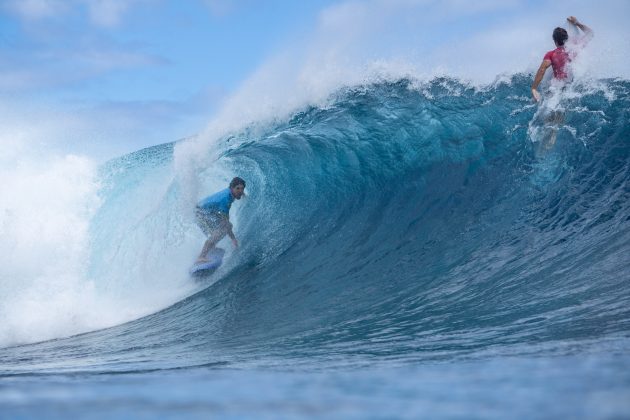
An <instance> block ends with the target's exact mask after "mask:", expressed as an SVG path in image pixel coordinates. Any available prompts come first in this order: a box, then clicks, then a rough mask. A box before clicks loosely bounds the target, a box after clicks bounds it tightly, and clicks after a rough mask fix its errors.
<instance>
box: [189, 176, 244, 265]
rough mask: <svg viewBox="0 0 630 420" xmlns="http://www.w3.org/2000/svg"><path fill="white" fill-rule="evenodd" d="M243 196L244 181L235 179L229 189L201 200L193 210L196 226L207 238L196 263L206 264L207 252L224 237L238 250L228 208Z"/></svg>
mask: <svg viewBox="0 0 630 420" xmlns="http://www.w3.org/2000/svg"><path fill="white" fill-rule="evenodd" d="M244 194H245V181H244V180H243V179H242V178H239V177H235V178H234V179H232V181H231V182H230V186H229V188H226V189H224V190H221V191H219V192H217V193H215V194H212V195H211V196H209V197H206V198H204V199H203V200H201V201H200V202H199V203H198V204H197V207H196V209H195V219H196V221H197V225H199V227H200V228H201V230H202V231H203V233H204V234H205V235H206V236H207V237H208V239H207V240H206V242H205V244H204V245H203V248H202V249H201V253H200V254H199V257H198V258H197V262H198V263H202V262H207V261H208V259H207V255H208V252H209V251H210V250H211V249H212V248H214V246H215V245H216V244H217V243H218V242H219V241H220V240H221V239H223V238H224V237H225V235H227V236H229V237H230V239H231V240H232V243H233V244H234V247H235V248H238V240H236V236H234V232H233V231H232V223H230V215H229V214H230V207H232V203H233V202H234V200H240V199H241V197H243V195H244Z"/></svg>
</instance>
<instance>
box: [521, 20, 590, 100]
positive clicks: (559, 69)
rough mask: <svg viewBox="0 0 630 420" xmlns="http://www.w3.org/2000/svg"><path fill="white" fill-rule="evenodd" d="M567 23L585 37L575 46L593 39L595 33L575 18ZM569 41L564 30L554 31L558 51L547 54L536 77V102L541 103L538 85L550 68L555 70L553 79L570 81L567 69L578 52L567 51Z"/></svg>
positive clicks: (533, 87) (579, 38)
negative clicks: (566, 45)
mask: <svg viewBox="0 0 630 420" xmlns="http://www.w3.org/2000/svg"><path fill="white" fill-rule="evenodd" d="M567 21H568V22H569V23H570V24H572V25H573V26H575V27H576V28H578V29H580V30H581V31H582V32H583V33H584V35H583V36H581V37H578V38H577V40H576V42H574V44H575V45H579V44H581V45H582V46H583V45H585V44H586V43H587V42H588V41H590V39H591V38H592V37H593V31H592V30H591V28H589V27H588V26H586V25H584V24H583V23H580V22H578V20H577V18H576V17H575V16H569V17H568V18H567ZM568 39H569V34H568V33H567V31H566V30H565V29H564V28H556V29H554V31H553V41H554V42H555V44H556V49H555V50H551V51H549V52H548V53H547V54H545V57H544V58H543V61H542V63H541V64H540V67H539V68H538V71H537V72H536V77H534V83H533V84H532V96H533V97H534V100H535V101H536V102H539V101H540V99H541V97H540V93H539V92H538V85H540V82H541V81H542V79H543V77H544V76H545V72H546V71H547V69H548V68H549V66H551V68H552V69H553V77H554V78H555V79H557V80H561V81H569V79H570V78H569V69H568V68H567V67H568V64H569V63H570V62H571V60H572V59H573V58H575V52H576V51H575V49H571V48H569V49H568V50H567V49H565V44H566V42H567V40H568ZM572 41H573V40H572Z"/></svg>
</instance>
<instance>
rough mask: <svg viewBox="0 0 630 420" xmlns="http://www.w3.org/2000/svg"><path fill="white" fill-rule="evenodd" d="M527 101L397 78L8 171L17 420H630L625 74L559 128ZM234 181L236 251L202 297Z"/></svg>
mask: <svg viewBox="0 0 630 420" xmlns="http://www.w3.org/2000/svg"><path fill="white" fill-rule="evenodd" d="M530 84H531V75H530V74H516V75H513V76H509V77H507V76H506V77H504V78H501V79H498V80H497V81H495V82H494V83H491V84H489V85H484V86H479V85H473V84H470V83H467V82H464V81H461V80H460V79H456V78H449V77H435V78H432V79H430V80H427V81H422V80H419V79H415V78H411V77H400V78H394V79H392V78H383V79H380V80H371V81H369V82H365V83H357V84H350V85H346V86H343V87H341V88H338V89H335V90H334V92H333V93H332V94H330V95H329V96H327V97H326V98H325V100H323V101H318V102H317V103H311V104H310V105H305V106H301V107H298V108H295V109H292V110H291V111H290V112H284V111H283V112H277V113H276V114H275V115H272V118H267V119H265V120H262V121H260V120H259V121H253V122H251V123H248V124H246V125H244V126H240V127H239V126H234V127H227V128H226V127H223V130H221V132H220V135H218V136H216V137H214V138H212V141H208V138H209V137H210V136H209V135H208V134H204V135H200V136H197V137H194V138H189V139H183V140H180V141H176V142H173V143H167V144H162V145H157V146H153V147H150V148H146V149H142V150H138V151H136V152H134V153H131V154H128V155H125V156H122V157H119V158H115V159H112V160H109V161H107V162H105V163H103V164H95V163H94V162H92V161H90V160H88V159H85V158H82V157H78V156H65V157H62V158H55V159H54V160H53V161H52V162H47V164H46V165H40V164H37V163H36V162H37V161H36V160H35V158H33V160H29V159H23V160H18V161H15V160H13V159H9V158H4V159H0V162H2V168H1V169H0V176H1V177H2V179H3V181H4V182H3V184H2V186H0V191H1V194H0V197H2V199H3V201H2V202H0V211H1V213H0V233H1V237H2V240H1V241H0V263H1V264H0V278H1V280H2V281H1V284H0V316H1V318H2V327H0V375H1V376H2V378H3V381H2V383H0V406H2V407H3V409H2V411H3V413H4V415H6V416H8V417H15V416H20V415H24V414H29V413H32V412H30V411H28V410H29V405H28V404H26V402H27V401H30V402H31V403H32V401H35V402H36V404H35V405H36V406H37V407H38V408H39V409H45V410H47V413H49V414H50V415H51V416H53V417H67V416H69V415H83V416H85V415H86V414H87V415H88V417H89V416H90V415H93V416H96V417H98V416H99V415H107V416H111V415H116V414H117V413H119V414H120V413H125V412H128V411H126V410H135V411H136V412H137V413H138V414H140V415H158V414H159V415H161V416H166V417H176V416H178V414H182V413H183V414H187V415H192V416H195V415H198V416H202V415H203V413H204V412H207V411H204V410H212V412H213V413H216V414H218V415H227V416H234V417H238V416H241V415H248V413H249V414H251V413H252V412H257V413H258V415H259V416H262V417H273V418H276V417H277V416H278V415H280V417H292V416H316V417H319V416H321V417H325V416H330V415H332V416H337V417H345V416H357V417H366V416H368V417H370V416H375V417H391V416H403V417H417V416H419V415H422V414H423V413H424V414H426V413H427V412H430V413H434V415H436V416H443V417H461V416H464V417H467V416H468V415H469V414H470V413H476V414H475V415H473V416H472V417H475V416H479V417H496V418H505V417H506V416H517V417H532V416H540V415H541V413H544V414H545V416H548V417H559V416H562V417H566V416H568V417H573V418H580V417H585V418H586V417H588V418H593V417H595V418H610V417H624V416H626V415H628V413H630V403H628V401H630V373H629V372H630V370H629V369H628V367H629V366H630V354H629V353H628V348H629V344H630V334H629V333H630V283H629V282H628V279H629V278H630V258H629V257H628V256H629V255H630V143H629V141H628V139H629V138H630V123H629V120H630V96H629V93H630V82H628V81H627V80H624V79H612V78H610V79H598V80H588V81H584V82H581V81H577V82H576V83H574V84H573V85H572V86H571V87H570V89H568V91H566V92H563V93H562V96H561V97H560V98H559V99H558V102H557V103H556V104H554V105H553V106H554V109H555V110H560V111H562V113H563V115H564V120H563V121H562V122H561V123H559V124H556V125H553V126H552V125H550V124H548V123H547V122H546V121H545V116H544V115H543V114H542V113H543V111H542V110H541V109H542V108H539V107H538V106H537V105H535V104H534V103H532V101H531V98H530V97H529V96H528V94H529V86H530ZM551 136H553V138H554V140H553V142H550V140H549V139H550V138H551ZM0 158H2V156H0ZM232 176H240V177H242V178H244V179H245V180H246V181H247V189H246V193H247V197H246V198H245V199H243V200H240V202H237V203H235V204H234V206H233V208H232V212H231V219H232V221H233V223H234V226H235V232H236V234H237V236H238V237H239V240H240V242H241V247H240V248H239V249H238V250H233V249H231V248H230V244H229V243H227V242H226V243H225V244H224V245H225V247H226V249H227V251H228V254H227V256H226V260H225V263H224V265H223V266H222V267H221V268H220V269H219V270H218V271H217V272H216V273H215V274H214V275H213V276H212V277H210V278H207V279H205V280H203V281H201V282H199V281H193V280H191V279H190V278H189V276H188V268H189V266H190V264H191V263H192V261H193V260H194V258H195V256H196V254H197V253H198V251H199V248H200V246H201V244H202V243H203V240H204V238H203V236H202V234H201V231H200V230H199V228H198V227H197V226H196V225H195V223H194V216H193V209H194V205H195V203H196V201H197V200H198V199H199V198H201V197H203V196H204V195H207V194H209V193H211V192H214V191H216V190H218V189H221V188H225V186H226V185H227V183H228V182H229V180H230V179H231V177H232ZM34 261H37V263H36V264H35V263H34ZM139 384H142V385H143V386H138V385H139ZM226 389H227V390H230V392H227V393H226V391H225V390H226ZM541 389H543V390H544V391H541ZM173 390H176V391H173ZM103 398H105V400H106V401H112V402H115V403H116V404H114V405H111V406H106V405H103V404H102V403H99V401H103ZM70 401H71V402H72V404H71V405H70V404H69V403H70ZM92 410H94V411H92ZM427 410H428V411H427ZM88 413H89V414H88Z"/></svg>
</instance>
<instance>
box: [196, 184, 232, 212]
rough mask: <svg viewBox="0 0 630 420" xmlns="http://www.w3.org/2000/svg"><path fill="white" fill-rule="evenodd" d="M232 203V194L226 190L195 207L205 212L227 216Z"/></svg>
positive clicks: (207, 198)
mask: <svg viewBox="0 0 630 420" xmlns="http://www.w3.org/2000/svg"><path fill="white" fill-rule="evenodd" d="M232 202H234V197H232V192H231V191H230V189H229V188H226V189H224V190H221V191H219V192H217V193H214V194H212V195H211V196H209V197H206V198H204V199H203V200H201V201H200V202H199V204H197V207H199V208H200V209H202V210H204V211H206V212H219V213H224V214H225V215H226V216H227V215H228V214H229V213H230V207H232Z"/></svg>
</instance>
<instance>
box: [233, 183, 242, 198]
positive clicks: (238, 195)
mask: <svg viewBox="0 0 630 420" xmlns="http://www.w3.org/2000/svg"><path fill="white" fill-rule="evenodd" d="M230 191H231V192H232V197H234V198H236V199H237V200H240V199H241V197H242V196H243V192H244V191H245V187H244V186H243V185H241V184H239V185H237V186H235V187H232V188H230Z"/></svg>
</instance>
